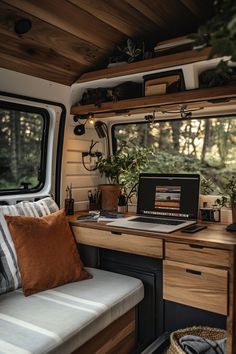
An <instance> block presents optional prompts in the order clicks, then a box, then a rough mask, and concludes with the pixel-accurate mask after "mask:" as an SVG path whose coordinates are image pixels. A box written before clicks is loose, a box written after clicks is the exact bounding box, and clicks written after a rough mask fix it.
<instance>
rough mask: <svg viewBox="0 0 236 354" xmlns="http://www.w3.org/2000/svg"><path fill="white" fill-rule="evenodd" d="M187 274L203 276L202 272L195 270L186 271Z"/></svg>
mask: <svg viewBox="0 0 236 354" xmlns="http://www.w3.org/2000/svg"><path fill="white" fill-rule="evenodd" d="M186 272H187V273H191V274H195V275H202V272H199V271H198V270H193V269H186Z"/></svg>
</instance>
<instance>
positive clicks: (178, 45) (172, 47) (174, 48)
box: [154, 36, 194, 56]
mask: <svg viewBox="0 0 236 354" xmlns="http://www.w3.org/2000/svg"><path fill="white" fill-rule="evenodd" d="M193 44H194V39H191V38H189V37H187V36H182V37H176V38H172V39H168V40H166V41H162V42H159V43H157V45H156V46H155V47H154V53H155V55H156V56H159V55H166V54H167V55H168V54H174V53H177V52H181V51H185V50H191V49H193Z"/></svg>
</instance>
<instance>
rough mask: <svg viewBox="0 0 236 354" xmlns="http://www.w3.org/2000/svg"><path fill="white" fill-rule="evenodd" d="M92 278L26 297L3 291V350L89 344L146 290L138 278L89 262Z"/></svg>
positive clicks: (58, 351)
mask: <svg viewBox="0 0 236 354" xmlns="http://www.w3.org/2000/svg"><path fill="white" fill-rule="evenodd" d="M87 270H88V271H89V272H90V273H91V274H92V275H93V278H92V279H88V280H84V281H80V282H75V283H69V284H66V285H62V286H59V287H57V288H54V289H52V290H47V291H43V292H41V293H38V294H34V295H31V296H29V297H25V296H24V295H23V293H22V290H21V289H19V290H15V291H14V292H10V293H7V294H4V295H1V296H0V354H3V353H4V354H6V353H11V354H14V353H15V354H32V353H33V354H42V353H54V354H67V353H71V352H73V351H74V350H75V349H76V348H78V347H79V346H81V345H82V344H84V343H85V342H86V341H87V340H89V339H90V338H92V337H93V336H94V335H96V334H97V333H98V332H100V331H101V330H102V329H104V328H105V327H106V326H108V325H109V324H110V323H112V322H113V321H114V320H116V319H117V318H118V317H120V316H122V315H123V314H124V313H126V312H127V311H129V310H130V309H131V308H133V307H134V306H135V305H137V304H138V303H139V302H140V301H141V300H142V299H143V296H144V291H143V285H142V282H141V281H140V280H138V279H135V278H132V277H128V276H125V275H120V274H116V273H111V272H107V271H104V270H100V269H94V268H87Z"/></svg>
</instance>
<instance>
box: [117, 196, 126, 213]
mask: <svg viewBox="0 0 236 354" xmlns="http://www.w3.org/2000/svg"><path fill="white" fill-rule="evenodd" d="M117 211H118V213H122V214H123V213H126V212H127V211H128V202H127V198H126V196H125V195H124V194H121V195H120V196H119V198H118V207H117Z"/></svg>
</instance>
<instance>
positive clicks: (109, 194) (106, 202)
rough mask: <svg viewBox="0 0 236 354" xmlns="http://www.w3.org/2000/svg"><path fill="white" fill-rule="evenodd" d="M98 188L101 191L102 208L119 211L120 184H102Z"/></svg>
mask: <svg viewBox="0 0 236 354" xmlns="http://www.w3.org/2000/svg"><path fill="white" fill-rule="evenodd" d="M98 189H99V190H100V191H101V209H102V210H107V211H117V206H118V198H119V196H120V195H121V187H120V185H119V184H100V185H99V186H98Z"/></svg>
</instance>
